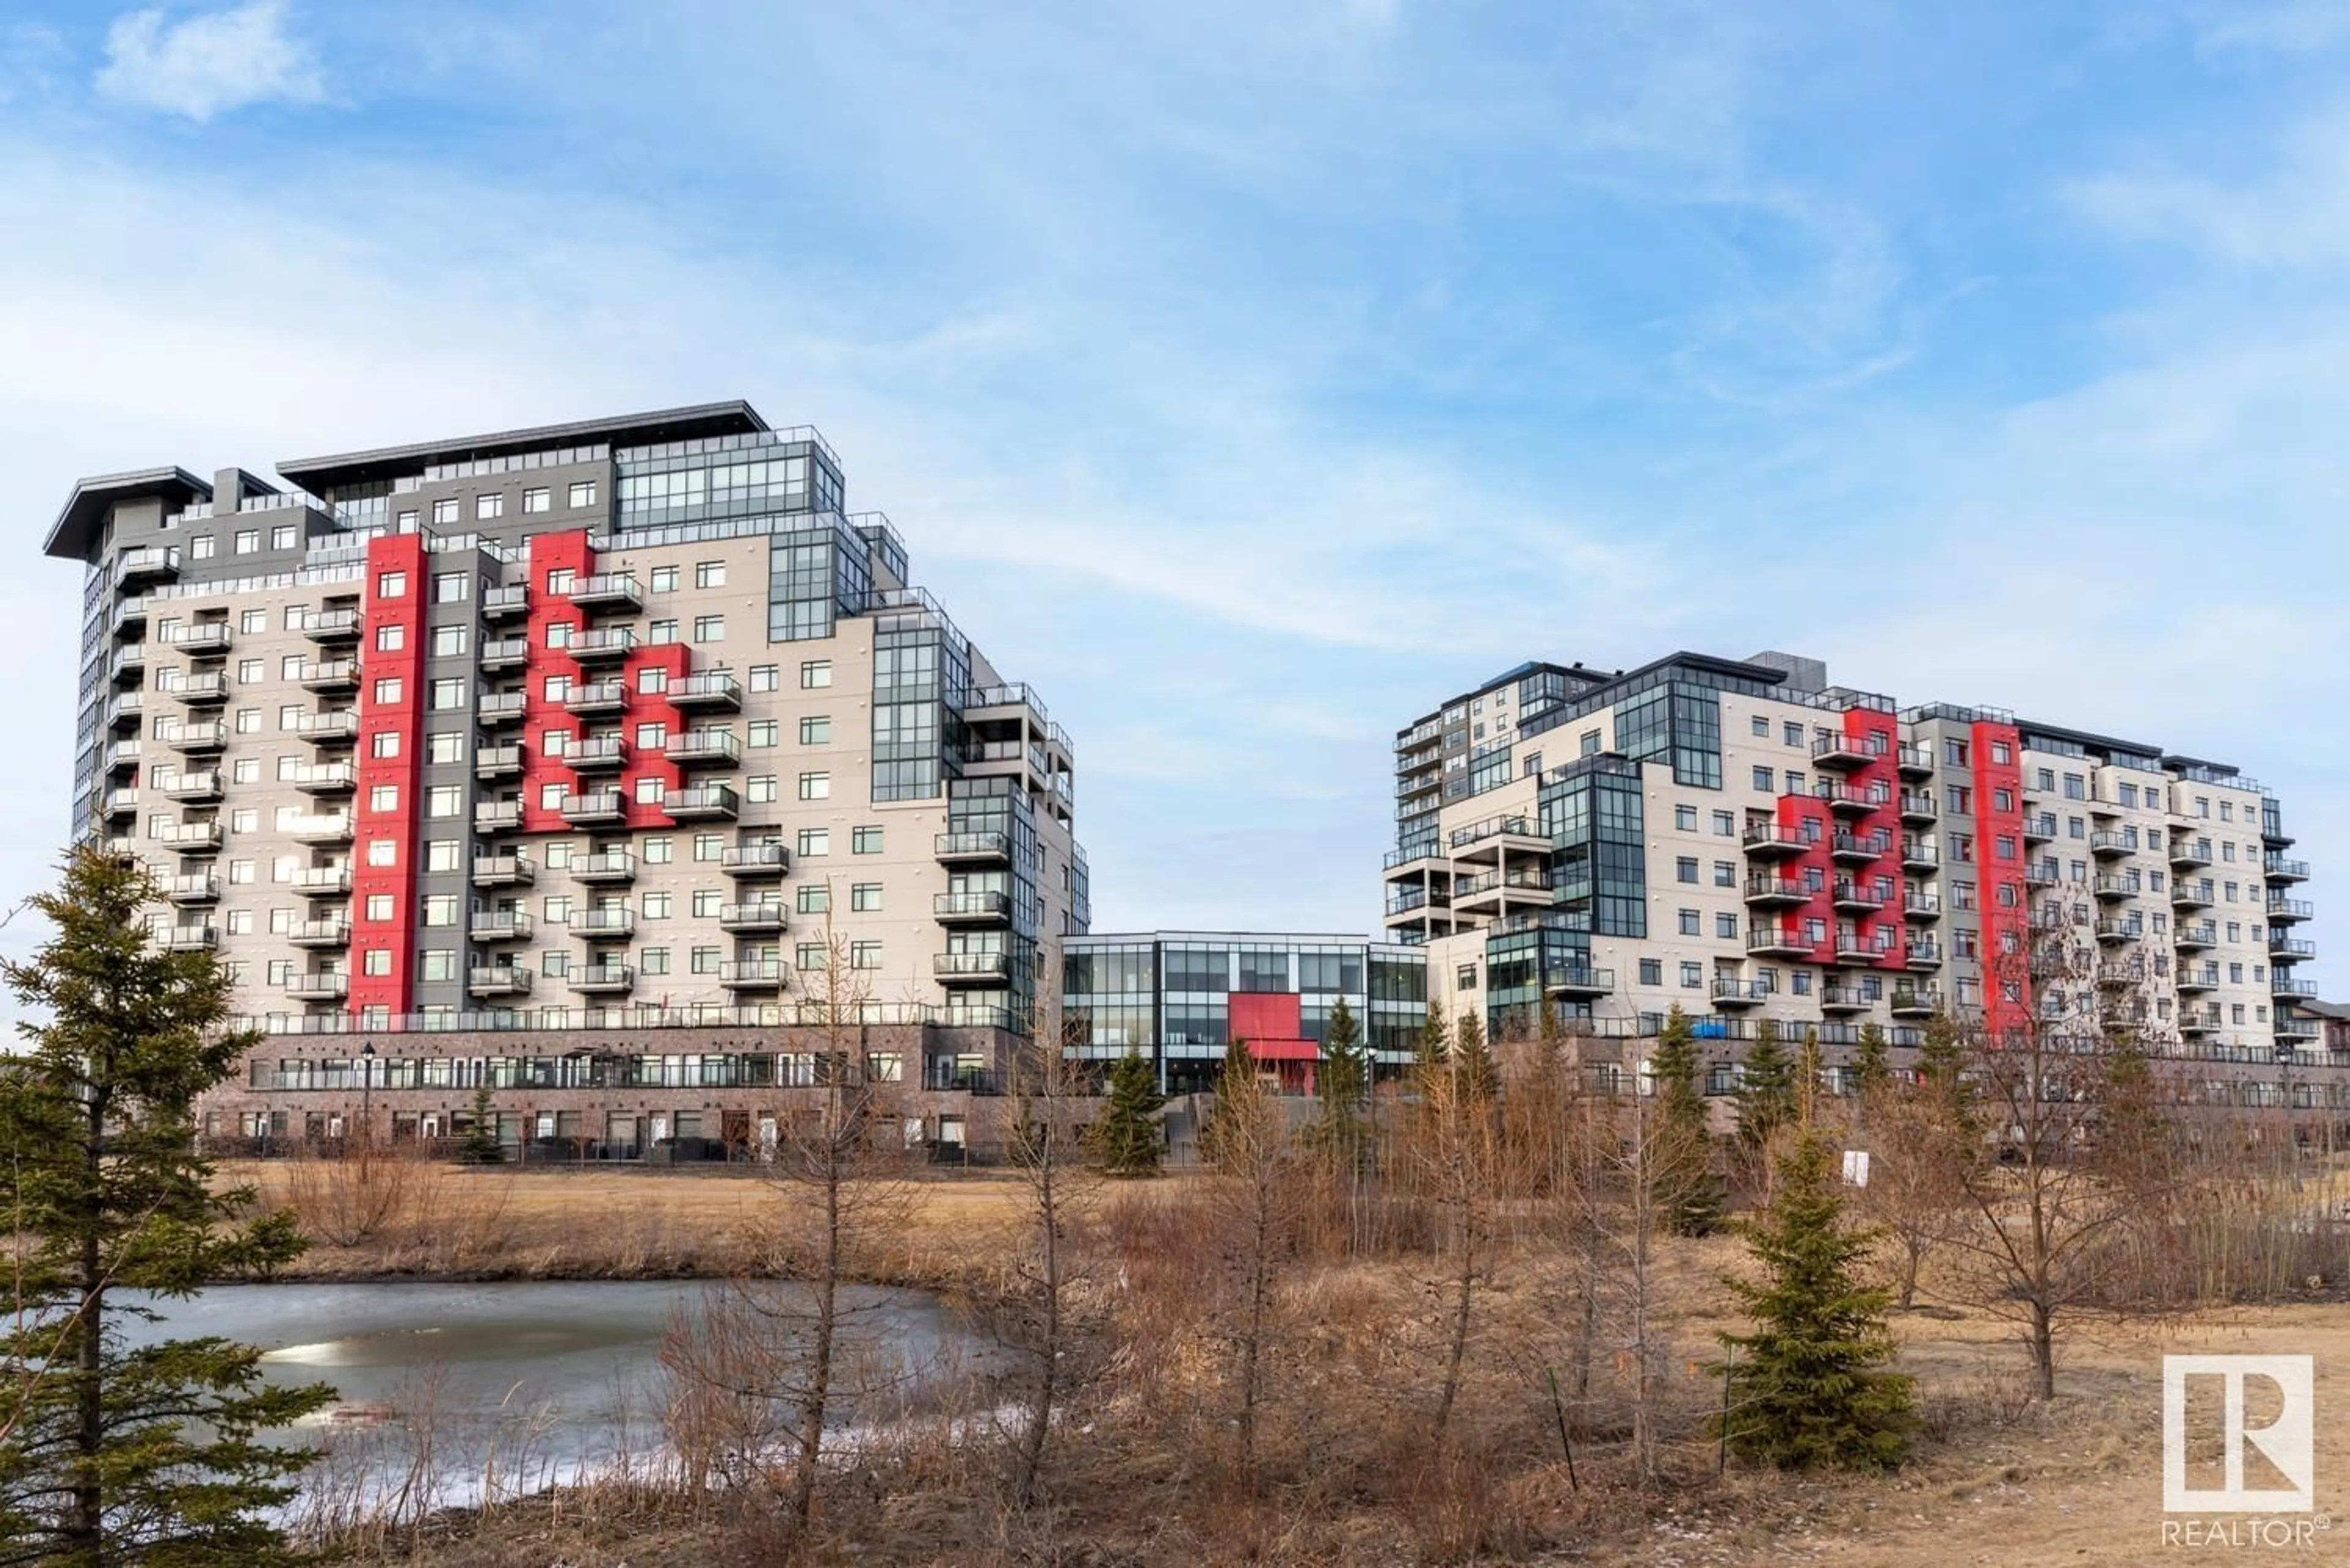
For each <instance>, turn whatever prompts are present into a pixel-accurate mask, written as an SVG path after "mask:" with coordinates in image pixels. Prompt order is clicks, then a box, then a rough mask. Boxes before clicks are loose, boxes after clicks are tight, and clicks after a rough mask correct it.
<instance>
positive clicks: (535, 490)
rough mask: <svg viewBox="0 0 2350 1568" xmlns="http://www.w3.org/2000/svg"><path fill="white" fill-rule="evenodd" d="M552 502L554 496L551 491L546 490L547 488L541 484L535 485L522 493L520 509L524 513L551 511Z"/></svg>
mask: <svg viewBox="0 0 2350 1568" xmlns="http://www.w3.org/2000/svg"><path fill="white" fill-rule="evenodd" d="M554 504H555V497H554V494H553V493H551V492H550V491H548V489H547V488H546V486H545V485H543V484H541V485H535V486H533V487H532V488H530V489H527V490H525V491H524V492H523V493H522V509H523V513H524V514H525V515H529V514H532V513H537V512H546V511H551V510H552V509H553V507H554Z"/></svg>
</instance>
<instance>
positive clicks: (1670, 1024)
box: [1648, 1004, 1722, 1236]
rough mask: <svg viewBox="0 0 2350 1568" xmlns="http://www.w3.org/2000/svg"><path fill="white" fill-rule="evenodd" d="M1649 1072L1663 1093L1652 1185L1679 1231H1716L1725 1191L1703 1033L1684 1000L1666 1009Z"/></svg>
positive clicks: (1670, 1223) (1700, 1233)
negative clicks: (1709, 1123) (1704, 1068)
mask: <svg viewBox="0 0 2350 1568" xmlns="http://www.w3.org/2000/svg"><path fill="white" fill-rule="evenodd" d="M1648 1073H1649V1076H1650V1077H1651V1078H1652V1079H1653V1080H1654V1081H1655V1093H1656V1095H1657V1096H1658V1117H1657V1142H1658V1147H1657V1151H1656V1155H1655V1158H1654V1159H1653V1160H1652V1161H1651V1163H1650V1167H1649V1168H1650V1170H1651V1171H1652V1172H1653V1173H1654V1175H1653V1180H1652V1184H1651V1191H1652V1193H1653V1195H1654V1197H1655V1199H1656V1200H1657V1202H1658V1204H1659V1207H1661V1208H1662V1209H1663V1210H1664V1213H1665V1223H1666V1225H1667V1226H1668V1227H1669V1229H1670V1230H1671V1231H1672V1232H1673V1234H1675V1235H1677V1236H1706V1235H1711V1234H1712V1232H1713V1230H1714V1228H1715V1227H1716V1226H1717V1225H1718V1224H1720V1223H1721V1204H1722V1194H1721V1184H1720V1183H1719V1182H1718V1181H1717V1180H1716V1179H1715V1178H1714V1175H1713V1169H1712V1147H1713V1140H1712V1138H1711V1136H1710V1134H1709V1133H1708V1132H1707V1130H1706V1112H1705V1096H1704V1094H1703V1093H1702V1092H1701V1090H1700V1086H1699V1084H1698V1055H1697V1038H1696V1035H1695V1034H1694V1033H1692V1032H1691V1031H1690V1021H1689V1016H1688V1015H1687V1014H1686V1013H1684V1012H1681V1010H1680V1008H1679V1005H1678V1004H1676V1005H1675V1006H1674V1008H1673V1010H1672V1011H1671V1012H1669V1013H1667V1014H1666V1015H1665V1026H1664V1029H1663V1031H1662V1032H1661V1033H1659V1035H1658V1036H1657V1048H1656V1051H1655V1052H1654V1053H1653V1054H1651V1055H1650V1056H1649V1058H1648Z"/></svg>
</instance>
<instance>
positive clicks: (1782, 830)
mask: <svg viewBox="0 0 2350 1568" xmlns="http://www.w3.org/2000/svg"><path fill="white" fill-rule="evenodd" d="M1819 841H1820V840H1819V835H1817V834H1816V833H1811V834H1807V833H1805V832H1804V831H1803V830H1802V829H1800V828H1794V827H1781V826H1778V825H1777V824H1776V823H1768V822H1765V823H1758V824H1756V825H1755V826H1752V827H1750V828H1748V829H1747V830H1746V831H1745V832H1744V833H1743V834H1742V835H1741V836H1739V843H1740V844H1741V845H1742V846H1744V847H1745V850H1746V853H1747V854H1749V855H1751V856H1752V857H1754V858H1755V859H1757V860H1784V859H1789V858H1792V857H1794V856H1797V855H1801V854H1803V853H1804V851H1805V850H1807V849H1809V848H1811V847H1812V846H1814V845H1816V844H1818V843H1819Z"/></svg>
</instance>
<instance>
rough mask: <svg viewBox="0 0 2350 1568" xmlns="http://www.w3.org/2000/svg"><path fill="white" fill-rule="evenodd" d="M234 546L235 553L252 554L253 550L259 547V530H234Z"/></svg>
mask: <svg viewBox="0 0 2350 1568" xmlns="http://www.w3.org/2000/svg"><path fill="white" fill-rule="evenodd" d="M234 547H235V550H236V553H237V554H238V555H240V556H250V555H252V554H253V553H254V552H255V550H258V549H260V548H261V530H260V529H258V528H240V529H238V530H237V531H236V542H235V546H234Z"/></svg>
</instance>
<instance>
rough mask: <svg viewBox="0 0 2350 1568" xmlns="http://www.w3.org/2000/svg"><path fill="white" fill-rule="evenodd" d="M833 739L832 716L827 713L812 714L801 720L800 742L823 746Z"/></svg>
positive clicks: (807, 744) (805, 744)
mask: <svg viewBox="0 0 2350 1568" xmlns="http://www.w3.org/2000/svg"><path fill="white" fill-rule="evenodd" d="M831 739H832V717H831V715H830V714H827V713H816V714H812V715H810V716H809V717H807V718H805V719H802V720H801V721H800V744H801V745H803V746H821V745H824V744H826V743H827V742H829V741H830V740H831Z"/></svg>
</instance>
